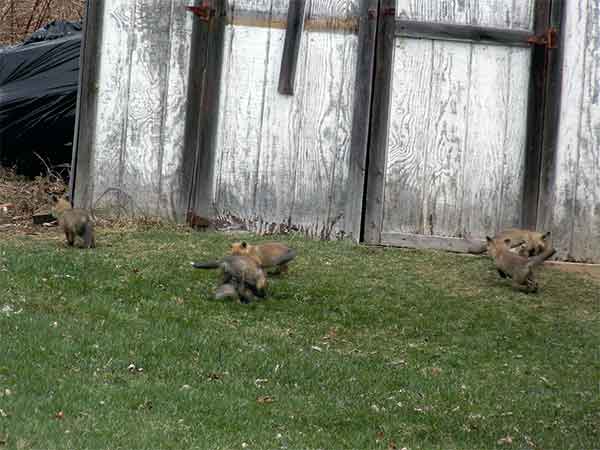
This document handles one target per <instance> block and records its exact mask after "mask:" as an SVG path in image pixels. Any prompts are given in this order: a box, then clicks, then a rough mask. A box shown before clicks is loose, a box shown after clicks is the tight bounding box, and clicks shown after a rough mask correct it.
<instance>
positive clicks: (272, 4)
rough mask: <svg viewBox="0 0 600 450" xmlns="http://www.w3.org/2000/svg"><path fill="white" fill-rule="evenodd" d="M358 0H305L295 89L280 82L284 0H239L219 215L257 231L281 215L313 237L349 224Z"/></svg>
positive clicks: (218, 175) (222, 128)
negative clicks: (282, 88) (286, 89)
mask: <svg viewBox="0 0 600 450" xmlns="http://www.w3.org/2000/svg"><path fill="white" fill-rule="evenodd" d="M357 4H358V2H357V1H356V0H343V1H339V0H338V1H331V0H312V1H311V2H307V11H306V14H305V30H304V32H303V33H302V37H301V44H300V51H299V56H298V65H297V74H296V83H295V90H294V94H293V95H292V96H285V95H281V94H279V93H278V92H277V85H278V81H279V71H280V66H281V60H282V54H283V45H284V39H285V29H284V27H283V26H282V25H285V21H282V18H285V17H286V13H287V7H288V1H286V0H273V1H271V0H262V1H250V0H245V1H236V2H235V7H234V8H232V11H230V14H231V16H232V17H230V20H229V21H230V23H233V25H229V26H228V27H227V29H226V36H225V51H224V62H223V72H222V80H221V101H220V108H219V125H218V126H219V128H218V138H217V146H216V151H217V155H216V164H215V171H214V173H215V176H214V191H213V193H214V206H215V208H216V213H217V214H218V215H224V216H234V217H236V218H239V219H241V220H243V221H244V222H245V223H247V224H248V225H249V226H250V228H253V229H256V230H258V231H264V230H268V229H277V228H280V226H282V225H283V226H285V227H287V226H292V227H295V228H298V229H301V230H303V231H305V232H306V233H307V234H308V235H311V236H318V237H333V236H335V234H336V233H337V232H344V231H346V232H347V230H346V228H345V217H344V215H343V213H344V209H345V206H346V202H347V200H348V195H349V194H348V192H347V188H346V183H347V179H348V167H349V160H348V158H349V146H350V133H351V124H352V108H353V90H354V78H355V65H356V55H357V36H356V33H355V30H353V29H352V26H351V24H352V23H353V20H355V19H356V14H357V12H356V9H357ZM254 24H259V25H260V26H253V25H254ZM349 24H350V26H349ZM319 27H320V28H321V30H319V29H318V28H319Z"/></svg>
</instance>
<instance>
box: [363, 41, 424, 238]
mask: <svg viewBox="0 0 600 450" xmlns="http://www.w3.org/2000/svg"><path fill="white" fill-rule="evenodd" d="M395 47H396V49H395V53H394V67H393V71H394V74H393V82H392V95H391V102H392V104H391V108H390V109H391V111H390V116H391V118H390V126H389V135H388V141H387V152H386V153H387V156H386V159H385V165H384V168H385V179H384V180H385V187H384V190H385V193H384V197H383V225H382V230H383V231H384V232H389V231H395V232H403V233H422V232H423V226H422V225H423V195H424V193H423V177H424V165H425V160H426V151H427V145H428V139H429V127H430V125H431V117H430V108H431V103H432V98H431V97H432V82H433V48H434V42H433V41H418V40H412V39H407V40H397V41H396V43H395ZM370 176H371V173H369V177H370Z"/></svg>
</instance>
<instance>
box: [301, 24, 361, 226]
mask: <svg viewBox="0 0 600 450" xmlns="http://www.w3.org/2000/svg"><path fill="white" fill-rule="evenodd" d="M307 39H308V46H307V49H306V61H305V64H306V66H305V67H306V76H305V78H304V85H303V86H302V87H301V86H298V91H299V92H300V89H302V92H303V93H304V96H303V100H302V110H301V114H302V128H301V130H299V131H300V140H299V146H298V151H297V159H296V166H295V169H296V171H295V185H294V193H293V210H292V214H291V217H292V223H293V224H295V225H298V226H299V227H300V228H301V229H302V230H303V231H304V232H305V233H306V234H308V235H310V236H317V237H320V238H328V237H330V235H331V232H332V227H334V226H335V224H337V222H339V220H340V219H341V218H342V216H343V209H342V210H341V211H338V210H337V205H336V203H338V202H336V201H335V200H334V198H335V197H336V192H335V191H336V190H338V186H341V187H342V188H343V187H345V186H346V180H345V179H343V178H339V176H340V175H343V172H342V171H340V170H339V169H340V166H342V165H343V164H344V155H345V152H346V151H347V148H348V146H349V141H348V139H344V138H343V137H342V138H341V139H340V133H342V134H349V132H350V124H351V114H352V113H351V111H350V114H347V115H342V114H341V110H342V109H344V108H347V109H350V108H351V104H348V99H347V98H346V99H344V98H343V92H344V85H345V79H346V78H349V77H351V75H347V73H348V72H349V73H350V74H352V70H353V69H354V68H353V67H351V66H349V65H347V64H346V61H348V56H347V51H349V50H350V49H349V48H348V46H346V45H344V44H345V43H346V37H345V36H344V35H340V34H332V33H313V34H311V35H310V36H307ZM354 48H355V47H354ZM354 48H352V51H355V50H354ZM344 67H348V68H349V69H350V70H348V71H345V70H343V68H344ZM316 72H319V73H320V74H321V75H320V76H319V77H315V76H313V75H312V74H314V73H316ZM341 129H344V131H341ZM338 192H339V191H338ZM338 204H339V203H338Z"/></svg>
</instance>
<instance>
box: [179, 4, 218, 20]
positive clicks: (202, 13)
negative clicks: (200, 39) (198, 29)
mask: <svg viewBox="0 0 600 450" xmlns="http://www.w3.org/2000/svg"><path fill="white" fill-rule="evenodd" d="M185 9H187V10H188V11H191V12H192V13H194V14H195V15H197V16H198V17H200V20H202V21H204V22H210V19H211V18H213V17H214V16H215V13H216V10H215V9H214V8H211V7H210V5H209V4H208V3H207V2H204V3H203V4H202V5H200V6H186V7H185Z"/></svg>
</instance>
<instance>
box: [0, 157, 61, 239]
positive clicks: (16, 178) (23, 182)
mask: <svg viewBox="0 0 600 450" xmlns="http://www.w3.org/2000/svg"><path fill="white" fill-rule="evenodd" d="M66 191H67V185H66V183H65V182H64V180H63V179H62V178H61V177H59V176H57V175H56V174H49V175H46V176H43V177H42V176H38V177H35V179H33V180H30V179H27V178H25V177H22V176H20V175H16V174H15V172H14V170H12V169H6V168H2V167H0V232H2V233H4V232H8V233H11V232H12V233H26V234H29V233H33V232H36V231H38V232H39V231H41V230H43V229H44V228H45V227H44V226H43V225H34V224H33V215H34V214H49V213H50V210H51V208H52V206H51V201H50V195H51V194H54V195H58V196H62V195H64V194H65V192H66Z"/></svg>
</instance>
